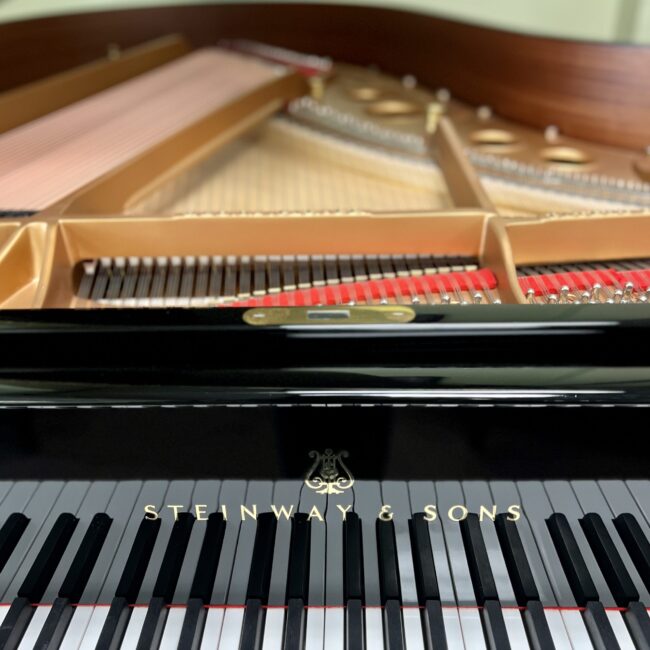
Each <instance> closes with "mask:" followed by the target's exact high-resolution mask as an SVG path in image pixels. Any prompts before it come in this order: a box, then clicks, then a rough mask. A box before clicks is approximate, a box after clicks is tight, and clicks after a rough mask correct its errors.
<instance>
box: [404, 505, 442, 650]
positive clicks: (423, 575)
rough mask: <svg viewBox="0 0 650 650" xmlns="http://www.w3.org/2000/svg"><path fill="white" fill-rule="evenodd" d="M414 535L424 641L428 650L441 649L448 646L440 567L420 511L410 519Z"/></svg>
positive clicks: (414, 560)
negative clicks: (441, 596) (441, 600)
mask: <svg viewBox="0 0 650 650" xmlns="http://www.w3.org/2000/svg"><path fill="white" fill-rule="evenodd" d="M409 532H410V534H411V551H412V554H413V567H414V569H415V581H416V585H417V591H418V601H419V603H420V606H421V607H424V612H423V617H422V623H423V626H424V641H425V645H426V648H427V650H434V649H435V650H438V648H446V647H447V639H446V637H445V626H444V620H443V617H442V606H441V604H440V591H439V589H438V578H437V576H436V567H435V564H434V563H433V551H432V549H431V538H430V537H429V524H428V523H427V521H426V520H425V518H424V513H423V512H418V513H415V514H414V515H413V517H412V518H411V519H410V520H409Z"/></svg>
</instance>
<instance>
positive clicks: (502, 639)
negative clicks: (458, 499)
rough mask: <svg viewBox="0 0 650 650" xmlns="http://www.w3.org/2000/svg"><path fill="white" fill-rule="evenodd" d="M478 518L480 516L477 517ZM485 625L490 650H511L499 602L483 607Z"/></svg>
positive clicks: (488, 602) (492, 601)
mask: <svg viewBox="0 0 650 650" xmlns="http://www.w3.org/2000/svg"><path fill="white" fill-rule="evenodd" d="M477 517H478V515H477ZM483 625H484V626H485V636H486V638H487V642H488V648H490V650H510V639H508V632H507V630H506V623H505V621H504V620H503V610H502V609H501V603H499V601H498V600H486V601H485V604H484V605H483Z"/></svg>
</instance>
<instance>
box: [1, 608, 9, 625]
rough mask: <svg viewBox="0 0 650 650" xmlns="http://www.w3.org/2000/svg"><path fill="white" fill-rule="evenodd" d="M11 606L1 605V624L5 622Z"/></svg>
mask: <svg viewBox="0 0 650 650" xmlns="http://www.w3.org/2000/svg"><path fill="white" fill-rule="evenodd" d="M9 607H10V605H0V624H1V623H2V621H4V620H5V616H6V615H7V612H8V611H9Z"/></svg>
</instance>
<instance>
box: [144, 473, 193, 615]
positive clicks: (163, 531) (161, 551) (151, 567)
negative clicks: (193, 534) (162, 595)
mask: <svg viewBox="0 0 650 650" xmlns="http://www.w3.org/2000/svg"><path fill="white" fill-rule="evenodd" d="M193 489H194V481H171V482H170V483H169V487H168V488H167V492H166V493H165V500H164V506H163V508H161V511H160V529H159V531H158V536H157V537H156V543H155V544H154V547H153V552H152V553H151V558H150V560H149V564H148V566H147V571H146V572H145V574H144V580H143V581H142V586H141V587H140V592H139V593H138V598H137V600H136V602H137V603H138V604H142V605H145V604H147V603H148V602H149V600H150V599H151V596H152V594H153V588H154V585H155V584H156V580H157V579H158V574H159V573H160V565H161V564H162V561H163V557H164V555H165V550H166V549H167V543H168V542H169V537H170V535H171V533H172V527H173V525H174V516H173V510H172V509H171V508H169V506H172V505H175V506H183V508H182V509H181V512H183V511H185V509H186V508H187V507H188V505H189V504H190V503H191V501H192V491H193Z"/></svg>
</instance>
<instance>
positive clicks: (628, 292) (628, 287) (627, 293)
mask: <svg viewBox="0 0 650 650" xmlns="http://www.w3.org/2000/svg"><path fill="white" fill-rule="evenodd" d="M633 292H634V283H632V282H626V283H625V290H624V292H623V297H624V298H625V299H626V300H630V298H632V293H633Z"/></svg>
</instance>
